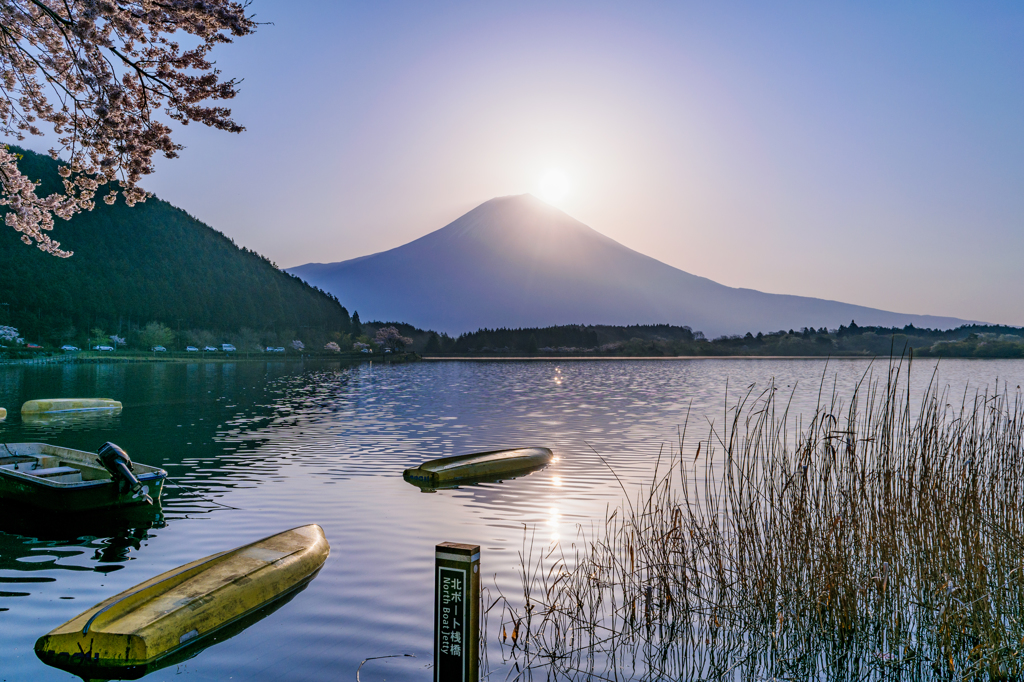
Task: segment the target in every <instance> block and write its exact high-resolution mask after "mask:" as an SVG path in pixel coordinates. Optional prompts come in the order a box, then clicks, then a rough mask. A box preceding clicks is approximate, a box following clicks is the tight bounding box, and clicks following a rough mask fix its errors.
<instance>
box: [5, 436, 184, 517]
mask: <svg viewBox="0 0 1024 682" xmlns="http://www.w3.org/2000/svg"><path fill="white" fill-rule="evenodd" d="M166 478H167V472H166V471H164V470H163V469H160V468H158V467H154V466H149V465H147V464H140V463H138V462H132V460H131V459H130V458H129V457H128V454H127V453H126V452H125V451H124V450H122V449H121V448H119V447H118V446H117V445H114V444H113V443H105V444H104V445H103V447H102V448H100V450H99V452H98V453H94V452H85V451H83V450H72V449H71V448H62V447H58V446H56V445H49V444H47V443H4V444H0V500H2V501H3V502H4V503H5V504H13V505H17V506H18V507H19V508H34V509H40V510H43V511H46V512H85V511H98V510H106V509H114V508H119V507H126V506H131V505H137V504H147V503H148V504H152V503H153V501H154V500H158V499H159V498H160V493H161V492H162V491H163V486H164V479H166Z"/></svg>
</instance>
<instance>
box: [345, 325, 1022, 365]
mask: <svg viewBox="0 0 1024 682" xmlns="http://www.w3.org/2000/svg"><path fill="white" fill-rule="evenodd" d="M385 324H386V325H388V326H394V327H396V328H397V329H398V330H399V331H400V332H401V334H402V335H404V336H406V337H409V338H410V339H411V340H412V341H413V343H412V344H410V349H411V350H413V351H415V352H417V353H421V354H425V355H439V356H444V355H452V356H456V355H460V356H461V355H468V356H480V357H486V356H503V355H504V356H517V355H523V356H531V355H537V356H542V355H567V356H624V357H630V356H632V357H638V356H655V357H658V356H681V355H682V356H687V355H692V356H735V355H751V356H827V355H853V356H865V357H871V356H876V355H881V356H887V355H889V354H890V353H895V354H897V355H898V354H902V353H903V352H905V351H906V350H908V349H910V350H912V351H913V352H914V354H915V355H917V356H923V357H1002V358H1017V357H1024V329H1022V328H1020V327H1010V326H1003V325H964V326H962V327H958V328H956V329H949V330H938V329H921V328H917V327H914V326H913V325H907V326H905V327H862V326H858V325H857V323H856V322H855V321H852V322H851V323H850V324H849V325H841V326H840V327H839V328H837V329H826V328H824V327H820V328H814V327H802V328H801V329H799V330H797V329H788V330H785V329H780V330H779V331H775V332H769V333H763V332H759V333H757V334H753V333H747V334H744V335H732V336H720V337H718V338H715V339H707V338H705V336H704V334H702V333H701V332H699V331H693V330H692V329H691V328H690V327H685V326H682V327H681V326H675V325H667V324H665V325H632V326H611V325H562V326H553V327H528V328H517V329H508V328H498V329H480V330H478V331H475V332H470V333H466V334H461V335H459V336H457V337H452V336H449V335H447V334H443V333H437V332H433V331H430V330H422V329H417V328H415V327H412V326H411V325H406V324H401V323H396V322H388V323H381V322H372V323H367V324H364V325H362V329H363V330H364V333H366V334H372V333H373V331H374V330H376V329H377V328H379V327H381V326H384V325H385Z"/></svg>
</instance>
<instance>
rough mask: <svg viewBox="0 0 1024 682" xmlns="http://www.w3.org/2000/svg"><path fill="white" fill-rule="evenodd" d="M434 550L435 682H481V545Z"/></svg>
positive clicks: (453, 545)
mask: <svg viewBox="0 0 1024 682" xmlns="http://www.w3.org/2000/svg"><path fill="white" fill-rule="evenodd" d="M434 549H435V551H434V682H479V680H480V668H479V660H478V658H479V655H480V545H466V544H462V543H459V542H442V543H441V544H439V545H437V547H435V548H434Z"/></svg>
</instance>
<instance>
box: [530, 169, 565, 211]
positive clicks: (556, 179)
mask: <svg viewBox="0 0 1024 682" xmlns="http://www.w3.org/2000/svg"><path fill="white" fill-rule="evenodd" d="M568 194H569V177H568V176H567V175H566V174H565V171H563V170H562V169H560V168H549V169H548V170H546V171H544V173H543V174H542V175H541V176H540V182H539V183H538V184H537V196H538V197H539V198H540V199H542V200H543V201H546V202H547V203H549V204H554V205H558V204H559V203H561V202H562V200H564V199H565V197H566V195H568Z"/></svg>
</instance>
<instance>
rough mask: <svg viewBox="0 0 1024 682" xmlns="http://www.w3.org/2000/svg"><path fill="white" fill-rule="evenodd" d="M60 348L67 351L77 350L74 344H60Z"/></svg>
mask: <svg viewBox="0 0 1024 682" xmlns="http://www.w3.org/2000/svg"><path fill="white" fill-rule="evenodd" d="M60 349H61V350H62V351H65V352H68V353H73V352H74V351H76V350H78V348H77V347H76V346H61V347H60Z"/></svg>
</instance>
